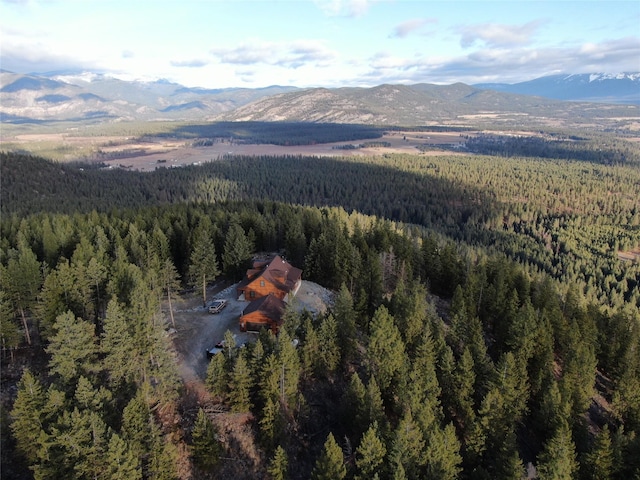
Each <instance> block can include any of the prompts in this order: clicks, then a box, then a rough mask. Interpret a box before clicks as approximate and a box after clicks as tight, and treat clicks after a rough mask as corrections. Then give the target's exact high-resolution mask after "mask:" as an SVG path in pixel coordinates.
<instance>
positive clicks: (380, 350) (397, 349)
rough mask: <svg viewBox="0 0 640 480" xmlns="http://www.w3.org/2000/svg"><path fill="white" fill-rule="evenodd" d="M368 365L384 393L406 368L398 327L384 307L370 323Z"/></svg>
mask: <svg viewBox="0 0 640 480" xmlns="http://www.w3.org/2000/svg"><path fill="white" fill-rule="evenodd" d="M367 353H368V356H369V364H370V365H371V369H372V371H373V372H374V374H375V376H376V380H377V381H378V383H379V385H380V389H381V390H382V391H383V392H385V391H386V390H388V389H389V388H390V387H391V384H392V382H394V381H395V382H398V381H399V380H401V377H402V374H403V368H404V367H405V366H406V355H405V347H404V343H403V341H402V338H401V336H400V331H399V330H398V327H396V326H395V324H394V322H393V317H392V316H391V315H390V314H389V311H388V310H387V308H386V307H384V306H381V307H380V308H378V310H376V313H375V315H374V317H373V319H372V321H371V336H370V338H369V348H368V351H367Z"/></svg>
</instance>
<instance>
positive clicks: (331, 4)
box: [314, 0, 376, 17]
mask: <svg viewBox="0 0 640 480" xmlns="http://www.w3.org/2000/svg"><path fill="white" fill-rule="evenodd" d="M375 1H376V0H314V3H315V4H316V5H317V6H318V8H319V9H320V10H322V12H323V13H324V14H325V15H328V16H330V17H360V16H362V15H364V14H365V13H366V12H367V10H368V9H369V7H370V6H371V5H372V4H373V3H374V2H375Z"/></svg>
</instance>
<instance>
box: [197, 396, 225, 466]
mask: <svg viewBox="0 0 640 480" xmlns="http://www.w3.org/2000/svg"><path fill="white" fill-rule="evenodd" d="M191 439H192V440H191V452H192V455H193V461H194V463H195V464H196V465H197V466H198V467H200V468H202V469H204V470H209V469H211V467H213V466H215V465H216V464H217V463H218V462H219V461H220V453H221V451H220V450H221V448H220V444H219V442H218V439H217V438H216V429H215V427H214V425H213V423H211V420H209V418H207V414H206V413H205V412H204V410H203V409H202V408H200V409H198V416H197V417H196V421H195V423H194V425H193V431H192V432H191Z"/></svg>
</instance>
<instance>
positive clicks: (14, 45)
mask: <svg viewBox="0 0 640 480" xmlns="http://www.w3.org/2000/svg"><path fill="white" fill-rule="evenodd" d="M0 32H1V37H0V66H1V67H2V68H3V69H5V70H10V71H14V72H19V73H30V72H37V73H43V72H51V71H60V70H64V71H94V72H99V73H107V74H111V75H114V76H117V77H119V78H125V79H143V80H155V79H159V78H164V79H167V80H170V81H174V82H178V83H181V84H183V85H186V86H190V87H195V86H199V87H207V88H223V87H251V88H256V87H265V86H269V85H294V86H298V87H318V86H324V87H341V86H373V85H378V84H381V83H404V84H413V83H420V82H427V83H438V84H449V83H455V82H464V83H468V84H473V83H479V82H507V83H514V82H518V81H524V80H530V79H533V78H536V77H539V76H543V75H551V74H557V73H566V74H570V73H590V72H605V73H618V72H631V71H632V72H640V0H628V1H607V0H591V1H580V2H574V1H563V0H555V1H552V2H546V1H517V0H511V1H507V0H503V1H497V2H486V1H457V0H453V1H451V0H450V1H424V0H395V1H394V0H289V1H278V0H263V1H246V0H233V1H231V0H222V1H217V0H127V1H120V0H100V1H92V0H0Z"/></svg>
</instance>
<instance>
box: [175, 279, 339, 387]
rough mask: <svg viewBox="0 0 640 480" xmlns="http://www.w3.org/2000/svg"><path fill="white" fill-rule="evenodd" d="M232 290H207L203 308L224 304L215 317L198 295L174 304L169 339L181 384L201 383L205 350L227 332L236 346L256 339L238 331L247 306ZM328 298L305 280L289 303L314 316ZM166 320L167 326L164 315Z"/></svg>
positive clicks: (251, 335)
mask: <svg viewBox="0 0 640 480" xmlns="http://www.w3.org/2000/svg"><path fill="white" fill-rule="evenodd" d="M236 287H237V284H234V285H231V286H228V287H226V288H223V285H221V284H216V285H214V286H212V287H211V288H210V289H209V290H208V292H207V305H209V304H210V303H211V302H212V301H213V300H214V299H216V298H223V299H225V300H227V306H226V307H225V308H224V309H223V310H222V311H221V312H220V313H216V314H211V313H209V312H208V309H207V308H206V307H205V306H203V304H202V295H199V291H196V292H193V293H189V294H186V295H183V296H182V297H180V298H179V299H178V300H177V301H175V302H174V304H173V311H174V312H173V315H174V319H175V329H174V330H175V332H174V331H173V330H171V332H172V333H171V336H172V340H173V344H174V347H175V349H176V353H177V355H178V365H179V369H180V374H181V376H182V378H183V380H184V382H185V384H189V383H195V384H198V383H201V382H202V381H203V380H204V378H205V376H206V372H207V366H208V364H209V360H208V359H207V355H206V350H207V349H208V348H211V347H213V346H214V345H215V344H216V343H218V342H219V341H220V340H222V339H223V338H224V334H225V332H226V331H227V330H229V331H231V333H233V334H235V335H236V343H237V344H238V345H241V344H243V343H245V342H253V341H255V339H256V338H257V335H256V333H252V332H241V331H240V328H239V323H238V319H239V317H240V315H241V314H242V310H243V309H244V308H246V306H247V305H248V304H249V303H248V302H242V301H239V300H238V296H237V292H236ZM331 298H332V294H331V292H329V291H328V290H326V289H325V288H323V287H321V286H320V285H318V284H315V283H313V282H309V281H306V280H305V281H303V282H302V285H301V286H300V289H299V291H298V294H297V295H296V296H295V298H294V299H293V301H292V303H293V306H294V307H295V308H296V309H297V310H299V311H302V310H307V311H309V312H311V313H314V314H316V313H322V312H324V311H326V309H327V303H330V302H331ZM166 316H167V321H168V322H169V324H170V323H171V320H170V319H169V318H168V317H169V313H168V312H167V313H166Z"/></svg>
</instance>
